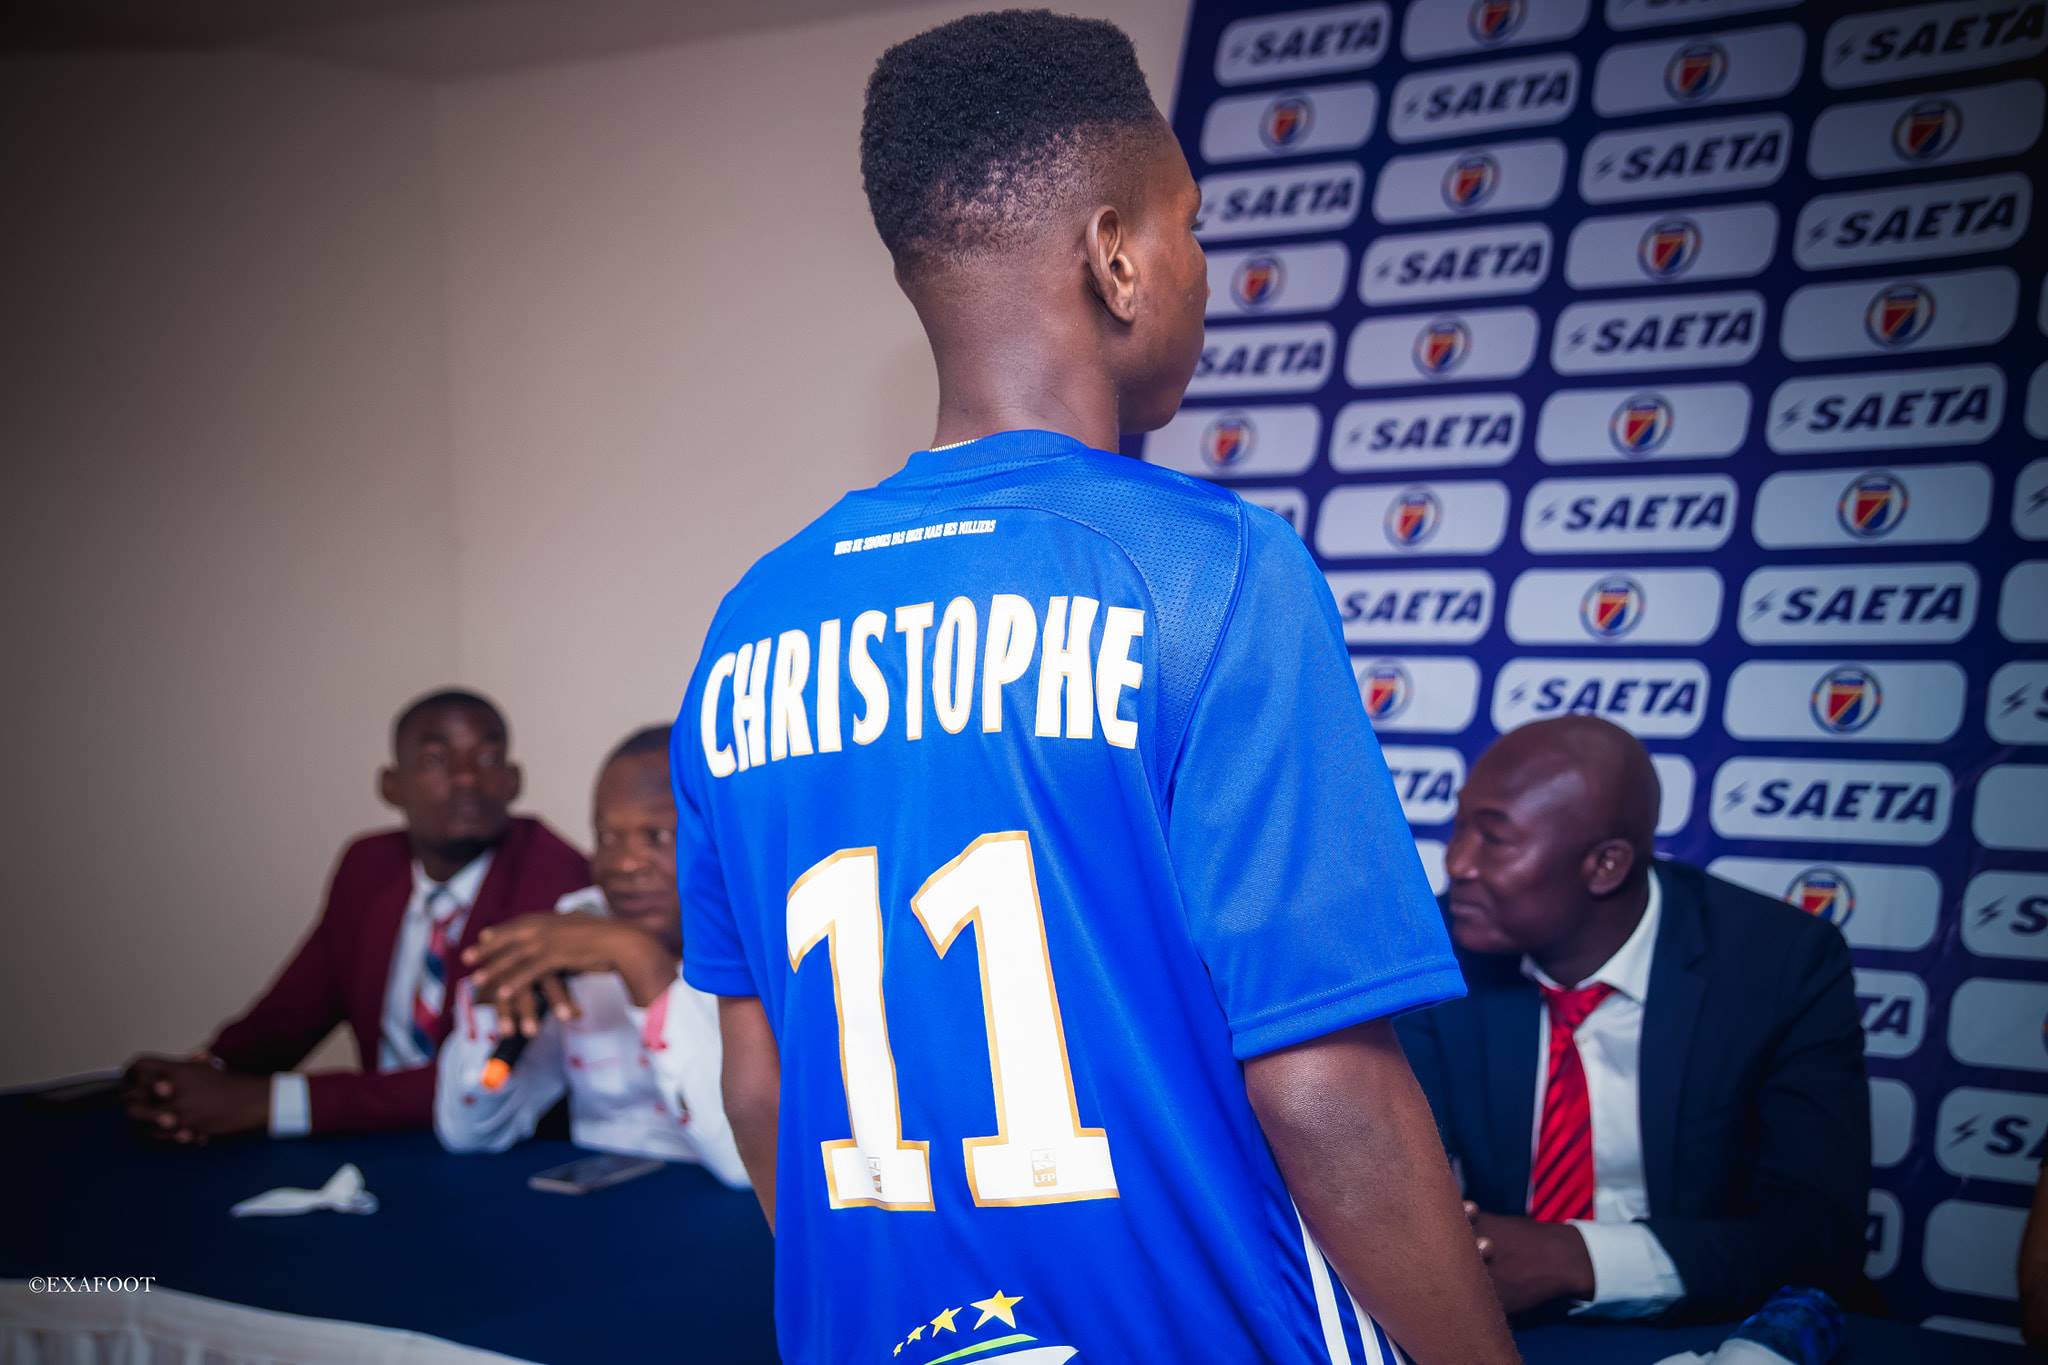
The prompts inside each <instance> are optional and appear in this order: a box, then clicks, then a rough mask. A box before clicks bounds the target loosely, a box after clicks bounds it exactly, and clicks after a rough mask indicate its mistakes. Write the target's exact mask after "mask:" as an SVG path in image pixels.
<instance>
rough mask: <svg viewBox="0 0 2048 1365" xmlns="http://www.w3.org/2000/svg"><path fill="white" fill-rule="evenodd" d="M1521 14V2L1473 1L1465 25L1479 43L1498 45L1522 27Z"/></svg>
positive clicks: (1510, 0)
mask: <svg viewBox="0 0 2048 1365" xmlns="http://www.w3.org/2000/svg"><path fill="white" fill-rule="evenodd" d="M1523 13H1524V11H1523V8H1522V0H1474V3H1473V5H1472V9H1471V11H1470V12H1469V14H1468V15H1467V16H1466V23H1467V25H1468V26H1469V27H1470V28H1471V30H1472V36H1473V37H1474V38H1476V39H1478V40H1479V41H1480V42H1482V43H1498V42H1502V41H1504V40H1506V39H1508V38H1510V37H1512V36H1513V35H1514V32H1515V30H1516V29H1518V28H1520V27H1521V26H1522V15H1523Z"/></svg>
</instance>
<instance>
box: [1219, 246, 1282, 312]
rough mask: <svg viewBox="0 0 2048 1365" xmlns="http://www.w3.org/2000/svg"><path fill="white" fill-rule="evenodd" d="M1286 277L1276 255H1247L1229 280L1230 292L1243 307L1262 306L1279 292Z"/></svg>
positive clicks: (1271, 300)
mask: <svg viewBox="0 0 2048 1365" xmlns="http://www.w3.org/2000/svg"><path fill="white" fill-rule="evenodd" d="M1286 277H1287V272H1286V269H1285V268H1284V267H1283V266H1282V265H1281V264H1280V258H1279V257H1277V256H1247V257H1246V258H1245V260H1244V263H1243V264H1242V265H1240V266H1238V268H1237V274H1236V276H1235V277H1234V278H1233V279H1232V280H1231V282H1230V292H1231V293H1232V294H1233V295H1235V296H1236V298H1237V301H1238V303H1239V304H1240V305H1241V306H1242V307H1245V308H1263V307H1265V306H1266V305H1267V304H1269V303H1271V302H1273V300H1274V298H1275V297H1276V296H1277V295H1278V294H1279V293H1280V286H1281V284H1282V283H1283V282H1284V281H1285V279H1286Z"/></svg>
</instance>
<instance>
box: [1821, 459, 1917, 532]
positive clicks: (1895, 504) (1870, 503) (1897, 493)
mask: <svg viewBox="0 0 2048 1365" xmlns="http://www.w3.org/2000/svg"><path fill="white" fill-rule="evenodd" d="M1835 515H1836V516H1837V517H1838V518H1840V520H1841V523H1842V529H1843V530H1844V531H1847V532H1848V533H1849V534H1850V535H1852V536H1855V537H1856V538H1857V539H1858V540H1876V539H1877V538H1878V537H1879V536H1883V535H1887V534H1889V533H1890V532H1891V531H1893V530H1894V529H1896V528H1897V526H1898V524H1899V523H1900V522H1902V521H1904V520H1905V519H1906V485H1905V483H1904V481H1903V480H1901V479H1900V478H1899V477H1898V476H1897V475H1896V474H1860V475H1858V476H1857V477H1856V478H1854V479H1851V480H1850V481H1849V486H1848V487H1847V488H1845V489H1843V490H1842V497H1841V500H1840V501H1839V502H1837V503H1836V504H1835Z"/></svg>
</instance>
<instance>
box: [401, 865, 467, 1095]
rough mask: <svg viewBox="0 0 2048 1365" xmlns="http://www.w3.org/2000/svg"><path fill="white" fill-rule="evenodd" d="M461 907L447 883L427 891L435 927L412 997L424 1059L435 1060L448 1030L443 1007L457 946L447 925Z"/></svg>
mask: <svg viewBox="0 0 2048 1365" xmlns="http://www.w3.org/2000/svg"><path fill="white" fill-rule="evenodd" d="M459 908H460V907H459V906H458V905H457V904H456V901H455V897H454V896H453V895H452V894H450V892H449V890H448V888H447V887H445V886H437V887H435V888H434V889H433V890H431V891H429V892H428V893H427V915H428V917H429V918H430V919H431V920H432V921H433V930H432V932H430V933H429V934H428V936H427V958H426V962H425V963H424V964H422V970H421V972H420V986H419V989H418V990H417V991H415V992H413V997H412V1041H413V1046H414V1047H416V1048H418V1049H419V1052H420V1057H421V1059H422V1060H423V1061H432V1060H433V1059H434V1054H435V1052H437V1051H438V1050H439V1049H440V1046H441V1035H442V1034H443V1033H445V1032H447V1028H446V1026H445V1024H444V1023H443V1022H442V1019H441V1009H442V1006H443V1005H444V1004H445V1003H446V1002H447V999H448V958H449V955H450V953H451V952H452V951H453V950H454V947H455V945H454V943H453V942H452V941H451V935H450V934H449V932H448V928H449V925H450V924H451V923H453V921H454V919H455V912H456V910H458V909H459Z"/></svg>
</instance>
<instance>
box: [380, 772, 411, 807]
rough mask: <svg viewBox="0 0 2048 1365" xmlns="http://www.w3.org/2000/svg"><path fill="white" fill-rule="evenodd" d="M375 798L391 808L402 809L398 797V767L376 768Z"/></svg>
mask: <svg viewBox="0 0 2048 1365" xmlns="http://www.w3.org/2000/svg"><path fill="white" fill-rule="evenodd" d="M377 799H378V800H380V801H382V802H383V803H384V804H385V805H387V806H389V807H391V808H392V809H393V810H402V809H403V808H404V806H403V803H402V802H400V801H399V799H398V769H396V768H379V769H378V770H377Z"/></svg>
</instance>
